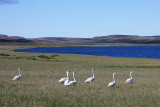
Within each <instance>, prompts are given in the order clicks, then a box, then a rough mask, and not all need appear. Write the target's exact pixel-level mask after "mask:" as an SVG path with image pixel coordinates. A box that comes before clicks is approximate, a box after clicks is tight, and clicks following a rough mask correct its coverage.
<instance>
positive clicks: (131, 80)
mask: <svg viewBox="0 0 160 107" xmlns="http://www.w3.org/2000/svg"><path fill="white" fill-rule="evenodd" d="M132 73H133V72H132V71H131V72H130V77H131V78H128V79H127V80H126V83H132V82H133V78H132Z"/></svg>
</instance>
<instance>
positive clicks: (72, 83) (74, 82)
mask: <svg viewBox="0 0 160 107" xmlns="http://www.w3.org/2000/svg"><path fill="white" fill-rule="evenodd" d="M75 73H76V72H73V79H74V81H69V82H68V83H67V84H66V85H67V86H70V85H76V83H77V82H76V78H75Z"/></svg>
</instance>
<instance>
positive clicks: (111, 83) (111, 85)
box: [108, 73, 116, 87]
mask: <svg viewBox="0 0 160 107" xmlns="http://www.w3.org/2000/svg"><path fill="white" fill-rule="evenodd" d="M114 75H116V73H113V82H110V83H109V84H108V87H114V86H115V85H116V81H115V78H114Z"/></svg>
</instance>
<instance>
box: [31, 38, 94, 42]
mask: <svg viewBox="0 0 160 107" xmlns="http://www.w3.org/2000/svg"><path fill="white" fill-rule="evenodd" d="M30 40H32V41H34V42H55V43H68V42H69V43H72V42H74V43H80V42H91V41H92V38H66V37H42V38H34V39H33V38H31V39H30Z"/></svg>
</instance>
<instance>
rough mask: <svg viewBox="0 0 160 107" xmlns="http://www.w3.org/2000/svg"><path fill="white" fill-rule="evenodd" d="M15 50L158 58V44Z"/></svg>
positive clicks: (159, 56)
mask: <svg viewBox="0 0 160 107" xmlns="http://www.w3.org/2000/svg"><path fill="white" fill-rule="evenodd" d="M14 51H15V52H31V53H61V54H82V55H96V56H111V57H132V58H155V59H159V58H160V46H97V47H49V48H31V49H20V50H14Z"/></svg>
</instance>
